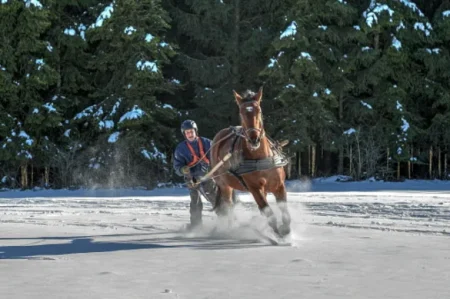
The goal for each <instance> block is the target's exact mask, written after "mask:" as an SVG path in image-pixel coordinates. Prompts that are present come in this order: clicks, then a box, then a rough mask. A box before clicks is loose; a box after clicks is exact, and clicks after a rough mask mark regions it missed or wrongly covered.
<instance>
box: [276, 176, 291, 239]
mask: <svg viewBox="0 0 450 299" xmlns="http://www.w3.org/2000/svg"><path fill="white" fill-rule="evenodd" d="M273 195H275V198H276V200H277V204H278V207H279V208H280V211H281V220H282V223H283V224H282V225H281V226H280V227H279V232H280V235H282V236H285V235H288V234H289V233H290V232H291V215H290V214H289V210H288V207H287V193H286V187H285V185H284V184H282V185H281V186H280V187H279V188H278V189H277V190H276V191H275V192H273Z"/></svg>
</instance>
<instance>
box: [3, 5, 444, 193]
mask: <svg viewBox="0 0 450 299" xmlns="http://www.w3.org/2000/svg"><path fill="white" fill-rule="evenodd" d="M260 87H263V91H264V94H263V99H262V103H261V105H262V110H263V117H264V126H265V130H266V133H267V134H268V135H269V136H270V137H271V138H273V139H275V140H284V139H287V140H289V144H288V145H287V146H286V147H285V148H284V150H285V153H286V155H288V156H289V157H290V163H289V165H288V166H287V167H286V171H287V174H288V178H290V179H299V178H305V177H306V178H314V177H321V176H330V175H336V174H339V175H347V176H350V177H351V178H352V179H354V180H365V179H369V178H375V179H380V180H386V181H402V180H405V179H419V178H420V179H447V180H448V179H450V174H449V169H448V166H449V161H448V160H449V153H450V130H449V128H450V1H449V0H346V1H345V0H315V1H309V0H246V1H244V0H180V1H177V0H166V1H160V0H113V1H94V0H1V1H0V179H1V181H0V188H20V189H31V188H35V187H42V188H80V187H97V186H100V187H145V188H155V187H158V186H166V185H168V184H174V183H176V182H179V181H180V178H179V177H177V176H176V175H175V173H174V172H173V169H172V155H173V150H174V149H175V147H176V145H177V144H178V143H179V142H180V141H182V140H183V136H182V135H181V132H180V124H181V122H182V121H184V120H185V119H192V120H195V121H196V122H197V124H198V126H199V134H200V135H201V136H204V137H208V138H211V139H212V138H213V137H214V135H215V134H216V133H217V132H218V131H220V130H221V129H223V128H227V127H229V126H232V125H239V115H238V107H237V105H236V103H235V101H234V97H233V90H236V91H237V92H243V91H245V90H247V89H250V90H253V91H256V90H258V89H259V88H260Z"/></svg>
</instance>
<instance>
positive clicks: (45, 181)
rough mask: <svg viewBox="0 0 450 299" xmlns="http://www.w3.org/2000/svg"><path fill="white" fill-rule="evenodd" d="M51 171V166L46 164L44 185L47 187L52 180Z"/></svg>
mask: <svg viewBox="0 0 450 299" xmlns="http://www.w3.org/2000/svg"><path fill="white" fill-rule="evenodd" d="M49 173H50V169H49V167H48V166H45V168H44V187H45V188H48V186H50V182H49V181H50V179H49V177H50V174H49ZM66 187H67V186H66Z"/></svg>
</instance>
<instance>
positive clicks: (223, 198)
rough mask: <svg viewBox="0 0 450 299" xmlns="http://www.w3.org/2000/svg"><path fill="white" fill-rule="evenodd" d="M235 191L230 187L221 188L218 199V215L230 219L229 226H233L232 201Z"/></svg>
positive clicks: (216, 207) (216, 208)
mask: <svg viewBox="0 0 450 299" xmlns="http://www.w3.org/2000/svg"><path fill="white" fill-rule="evenodd" d="M232 195H233V189H232V188H230V187H219V188H218V192H217V197H216V206H215V210H216V214H217V216H219V217H228V225H229V226H231V225H232V222H233V221H232V214H233V213H232V210H233V201H232Z"/></svg>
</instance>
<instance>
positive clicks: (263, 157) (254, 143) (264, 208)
mask: <svg viewBox="0 0 450 299" xmlns="http://www.w3.org/2000/svg"><path fill="white" fill-rule="evenodd" d="M233 93H234V97H235V99H236V103H237V105H238V106H239V114H240V118H241V126H240V127H230V128H227V129H223V130H221V131H220V132H219V133H217V134H216V136H215V137H214V139H213V145H212V147H211V160H212V161H211V166H212V167H214V166H216V165H217V164H218V163H220V162H221V160H222V159H223V158H224V157H225V156H227V154H228V153H231V154H232V156H231V158H230V160H228V161H226V162H225V163H224V164H223V165H222V166H221V167H220V168H219V169H218V170H217V171H216V172H215V173H216V174H217V175H216V177H215V180H216V183H217V187H218V192H217V198H216V205H215V208H216V209H217V212H218V214H228V211H230V210H231V208H232V194H233V189H237V190H241V191H248V192H250V193H251V194H252V195H253V197H254V199H255V201H256V203H257V204H258V208H259V210H260V211H261V213H262V214H263V215H265V216H266V217H267V220H268V224H269V225H270V227H271V228H272V229H273V230H274V232H275V233H277V234H278V235H280V236H285V235H287V234H289V232H290V222H291V217H290V215H289V211H288V208H287V201H286V187H285V178H286V174H285V172H284V168H283V166H284V165H286V164H287V161H286V159H285V157H284V155H283V154H282V152H281V148H280V147H278V146H277V145H276V143H275V142H273V141H272V140H271V139H270V138H268V136H267V135H266V134H265V131H264V126H263V117H262V112H261V106H260V104H261V99H262V88H260V90H259V91H258V93H254V92H252V91H249V90H248V91H246V92H245V93H244V94H243V95H242V96H241V95H240V94H238V93H236V92H235V91H233ZM268 192H271V193H273V194H274V195H275V198H276V201H277V204H278V206H279V208H280V210H281V214H282V225H281V226H280V227H278V226H277V219H276V217H275V214H274V213H273V211H272V209H271V208H270V206H269V204H268V203H267V198H266V197H267V193H268Z"/></svg>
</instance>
